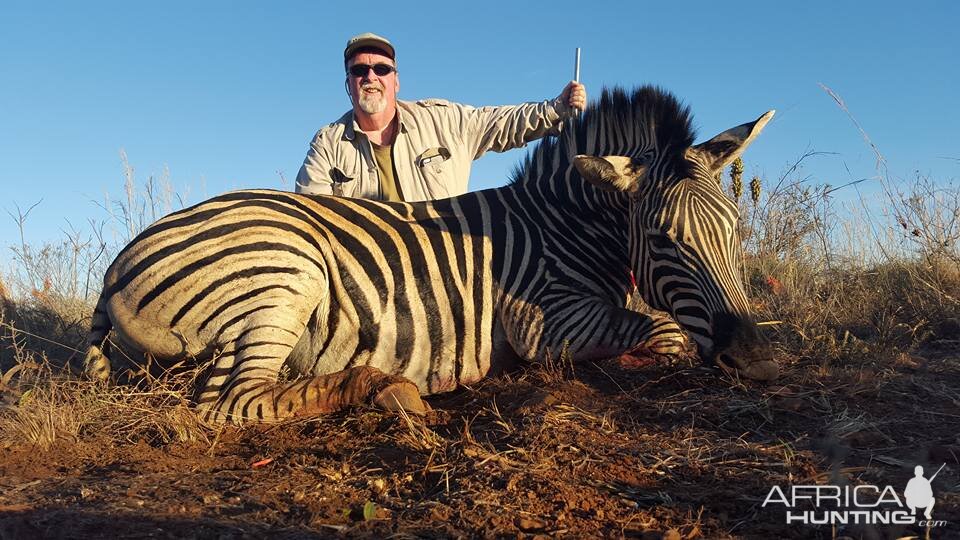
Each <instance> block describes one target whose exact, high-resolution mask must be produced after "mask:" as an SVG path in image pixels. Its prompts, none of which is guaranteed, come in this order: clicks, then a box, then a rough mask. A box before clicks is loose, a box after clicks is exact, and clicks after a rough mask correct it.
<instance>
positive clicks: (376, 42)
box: [343, 38, 397, 60]
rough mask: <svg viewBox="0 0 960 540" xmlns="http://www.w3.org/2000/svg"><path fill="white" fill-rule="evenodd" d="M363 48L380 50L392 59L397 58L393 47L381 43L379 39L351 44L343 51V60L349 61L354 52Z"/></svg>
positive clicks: (362, 40)
mask: <svg viewBox="0 0 960 540" xmlns="http://www.w3.org/2000/svg"><path fill="white" fill-rule="evenodd" d="M363 47H373V48H375V49H380V50H382V51H383V52H385V53H387V56H389V57H390V58H391V59H394V60H396V58H397V53H396V51H395V50H394V49H393V47H392V46H391V45H390V44H389V43H385V42H383V41H380V40H379V39H373V38H370V39H361V40H358V41H356V42H355V43H351V44H350V46H349V47H347V48H346V50H344V51H343V59H344V60H347V59H349V58H350V57H351V56H352V55H353V53H354V51H356V50H357V49H362V48H363Z"/></svg>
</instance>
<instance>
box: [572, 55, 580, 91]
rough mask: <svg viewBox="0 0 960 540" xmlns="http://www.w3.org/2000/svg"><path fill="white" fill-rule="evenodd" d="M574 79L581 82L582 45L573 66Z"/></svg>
mask: <svg viewBox="0 0 960 540" xmlns="http://www.w3.org/2000/svg"><path fill="white" fill-rule="evenodd" d="M573 80H575V81H577V82H580V47H577V59H576V63H575V64H574V67H573Z"/></svg>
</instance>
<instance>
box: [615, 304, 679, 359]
mask: <svg viewBox="0 0 960 540" xmlns="http://www.w3.org/2000/svg"><path fill="white" fill-rule="evenodd" d="M639 315H640V316H641V317H647V318H649V330H648V331H647V333H646V335H645V336H644V337H641V338H640V341H639V342H638V343H637V345H635V346H634V347H632V348H631V349H628V350H627V351H625V353H624V354H628V355H630V356H649V355H663V356H674V355H678V354H681V353H683V352H684V351H685V350H686V349H687V347H688V345H689V341H688V340H687V335H686V334H684V333H683V330H681V329H680V325H679V324H677V323H676V321H674V320H673V319H671V318H670V317H669V316H667V315H661V314H659V313H643V314H639Z"/></svg>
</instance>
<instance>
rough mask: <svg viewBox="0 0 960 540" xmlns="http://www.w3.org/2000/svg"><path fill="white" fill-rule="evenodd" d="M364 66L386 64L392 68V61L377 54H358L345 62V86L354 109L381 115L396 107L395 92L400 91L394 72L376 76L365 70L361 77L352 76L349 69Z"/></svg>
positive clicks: (398, 80)
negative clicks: (348, 89)
mask: <svg viewBox="0 0 960 540" xmlns="http://www.w3.org/2000/svg"><path fill="white" fill-rule="evenodd" d="M358 64H365V65H368V66H375V65H377V64H387V65H389V66H393V65H394V63H393V60H391V59H390V57H389V56H384V55H382V54H380V53H377V52H360V53H357V54H355V55H353V57H352V58H351V59H350V60H349V62H347V86H348V87H349V88H350V100H351V101H352V102H353V107H354V109H357V108H358V107H359V108H360V110H362V111H363V112H365V113H367V114H377V113H381V112H383V111H385V110H387V108H388V107H389V108H392V107H395V106H396V101H397V92H398V91H399V90H400V79H399V77H398V75H397V72H396V71H393V72H391V73H388V74H386V75H382V76H381V75H377V74H376V73H374V71H373V70H372V69H367V70H366V73H364V74H363V75H359V76H357V75H353V74H351V73H350V68H351V67H353V66H355V65H358Z"/></svg>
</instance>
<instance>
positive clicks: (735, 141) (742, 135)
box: [687, 111, 776, 172]
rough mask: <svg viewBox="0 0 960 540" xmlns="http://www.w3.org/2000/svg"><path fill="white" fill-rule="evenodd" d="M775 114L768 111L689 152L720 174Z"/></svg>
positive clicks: (691, 148)
mask: <svg viewBox="0 0 960 540" xmlns="http://www.w3.org/2000/svg"><path fill="white" fill-rule="evenodd" d="M775 112H776V111H767V112H766V113H765V114H764V115H763V116H761V117H760V118H757V119H756V120H755V121H753V122H748V123H746V124H742V125H739V126H737V127H735V128H731V129H728V130H726V131H724V132H723V133H721V134H719V135H717V136H716V137H714V138H712V139H710V140H709V141H707V142H703V143H700V144H698V145H696V146H691V147H690V149H689V150H687V152H688V153H689V152H695V153H696V154H698V155H699V157H700V159H703V160H705V161H706V162H707V166H708V167H710V168H711V169H712V170H713V171H714V172H719V171H721V170H722V169H723V168H724V167H726V166H727V165H729V164H731V163H733V160H735V159H737V158H738V157H739V156H740V154H742V153H743V151H744V150H746V149H747V147H748V146H750V143H752V142H753V140H754V139H755V138H757V135H759V134H760V132H761V131H763V126H765V125H767V122H769V121H770V119H771V118H773V114H774V113H775ZM688 157H689V154H688Z"/></svg>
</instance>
